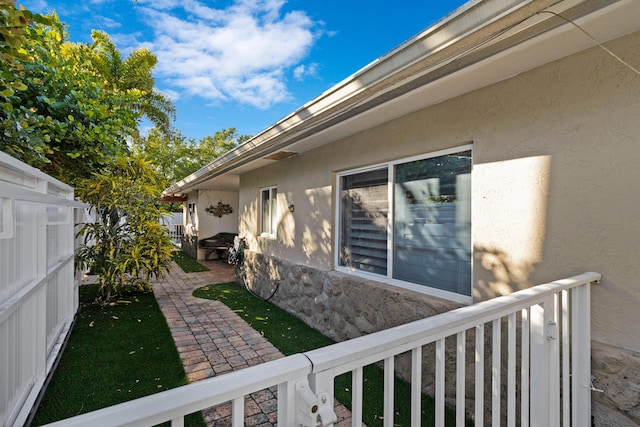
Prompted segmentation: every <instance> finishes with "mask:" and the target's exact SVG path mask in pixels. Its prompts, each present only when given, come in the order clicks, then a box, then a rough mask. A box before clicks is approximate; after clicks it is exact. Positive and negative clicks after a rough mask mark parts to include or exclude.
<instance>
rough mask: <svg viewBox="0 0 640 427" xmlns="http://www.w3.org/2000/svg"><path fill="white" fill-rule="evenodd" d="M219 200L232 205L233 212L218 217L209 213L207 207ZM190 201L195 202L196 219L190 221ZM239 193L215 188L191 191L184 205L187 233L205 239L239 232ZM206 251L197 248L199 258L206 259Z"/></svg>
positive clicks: (191, 236)
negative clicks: (215, 189)
mask: <svg viewBox="0 0 640 427" xmlns="http://www.w3.org/2000/svg"><path fill="white" fill-rule="evenodd" d="M218 202H222V203H223V204H226V205H230V206H231V208H232V209H233V213H231V214H229V215H223V216H222V217H220V218H218V217H216V216H213V215H211V214H208V213H207V211H206V209H207V208H208V207H209V206H211V205H214V206H215V205H217V204H218ZM189 203H195V206H196V210H195V221H194V222H193V224H191V223H190V219H189V213H188V206H189ZM237 212H238V193H237V192H234V191H214V190H197V191H192V192H191V193H189V195H188V197H187V202H186V203H185V206H184V212H183V216H184V218H185V219H184V221H185V223H184V224H185V235H187V236H190V238H191V240H193V236H196V237H197V239H205V238H207V237H211V236H213V235H215V234H218V233H222V232H229V233H237V232H238V214H237ZM204 256H205V251H204V250H203V249H199V248H198V249H197V259H199V260H202V259H204Z"/></svg>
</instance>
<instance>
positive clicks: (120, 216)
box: [76, 155, 173, 302]
mask: <svg viewBox="0 0 640 427" xmlns="http://www.w3.org/2000/svg"><path fill="white" fill-rule="evenodd" d="M82 184H83V185H82V186H81V187H80V190H79V192H78V194H79V195H80V197H81V198H82V200H83V201H85V202H88V203H90V204H91V205H92V211H94V212H95V221H94V222H88V223H85V224H83V225H82V227H81V230H80V232H79V235H81V236H84V244H83V245H82V246H81V247H80V248H78V251H77V252H76V255H77V256H76V263H77V266H78V267H79V268H86V269H90V270H93V271H95V272H96V273H97V274H98V275H99V284H100V291H101V296H102V299H103V301H105V302H106V301H109V300H111V299H112V298H113V297H115V296H117V295H120V294H122V292H123V291H125V290H127V289H135V290H148V289H149V287H150V283H149V281H150V279H151V278H152V277H163V276H164V274H165V273H166V272H168V271H169V263H170V260H171V249H172V247H173V244H172V243H171V240H170V239H169V236H168V234H167V231H166V229H165V228H164V227H163V226H162V225H161V224H160V218H161V216H162V214H163V213H164V211H163V209H162V208H161V207H160V206H159V204H158V197H159V196H160V191H161V186H160V185H159V182H158V175H157V173H156V171H155V170H154V169H153V168H152V167H151V164H150V162H148V161H146V160H145V159H144V158H143V157H142V156H138V155H127V156H122V155H121V156H118V157H117V158H116V159H115V160H114V162H113V164H112V165H111V166H110V167H109V168H105V169H104V170H103V171H101V172H100V173H95V174H94V175H93V177H92V178H90V179H87V180H85V181H84V182H83V183H82Z"/></svg>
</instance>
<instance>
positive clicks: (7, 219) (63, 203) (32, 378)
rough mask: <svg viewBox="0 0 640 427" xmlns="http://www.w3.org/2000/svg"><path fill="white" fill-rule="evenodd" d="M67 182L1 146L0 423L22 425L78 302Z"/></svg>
mask: <svg viewBox="0 0 640 427" xmlns="http://www.w3.org/2000/svg"><path fill="white" fill-rule="evenodd" d="M80 206H82V205H81V204H79V203H77V202H75V201H74V194H73V188H71V187H69V186H68V185H66V184H64V183H62V182H60V181H58V180H56V179H54V178H51V177H49V176H48V175H46V174H44V173H42V172H41V171H39V170H37V169H34V168H32V167H30V166H27V165H25V164H24V163H22V162H20V161H18V160H16V159H14V158H13V157H10V156H8V155H6V154H5V153H2V152H0V426H22V425H23V424H24V422H25V420H26V419H27V417H28V415H29V412H30V410H31V407H32V406H33V403H34V402H35V400H36V398H37V396H38V393H39V392H40V389H41V388H42V385H43V383H44V381H45V378H46V376H47V374H48V373H49V372H50V370H51V369H52V365H53V362H54V360H55V358H56V356H57V354H58V353H59V351H60V347H61V344H62V342H63V340H64V338H65V336H66V335H67V333H68V332H69V329H70V325H71V323H72V320H73V317H74V315H75V313H76V311H77V308H78V297H77V295H78V289H77V287H78V280H77V279H76V277H75V276H74V263H73V261H74V246H75V243H74V241H75V239H74V223H75V210H74V208H75V207H80Z"/></svg>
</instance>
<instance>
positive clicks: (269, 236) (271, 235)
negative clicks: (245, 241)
mask: <svg viewBox="0 0 640 427" xmlns="http://www.w3.org/2000/svg"><path fill="white" fill-rule="evenodd" d="M274 190H275V191H276V200H275V202H276V212H275V213H274V212H272V211H271V208H269V212H270V214H271V216H272V217H273V215H277V214H278V211H277V205H278V197H277V194H278V186H277V185H272V186H269V187H262V188H261V189H260V192H259V193H258V199H259V204H260V207H259V209H260V215H259V221H260V222H259V223H258V230H259V232H260V237H262V238H264V239H276V238H277V237H278V227H277V225H276V227H275V230H273V233H269V232H268V231H264V230H263V226H264V218H263V212H264V206H263V200H262V193H263V192H265V191H268V192H269V202H270V203H271V202H272V197H273V191H274ZM270 222H271V224H273V218H272V219H271V221H270Z"/></svg>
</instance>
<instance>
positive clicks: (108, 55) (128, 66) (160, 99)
mask: <svg viewBox="0 0 640 427" xmlns="http://www.w3.org/2000/svg"><path fill="white" fill-rule="evenodd" d="M91 38H92V39H93V44H92V45H91V49H92V51H93V53H94V55H95V57H94V59H93V61H92V65H93V66H94V67H95V68H96V70H97V72H98V73H99V74H100V76H102V77H103V78H104V79H105V81H107V82H108V83H109V84H110V85H111V86H112V88H113V89H114V90H119V91H122V92H127V91H132V90H136V91H139V92H140V97H139V99H138V100H136V102H134V103H133V104H132V105H133V107H134V108H135V109H136V110H137V111H139V112H140V113H141V114H142V115H143V116H145V117H146V118H147V119H149V120H150V121H151V122H152V123H153V124H155V125H156V127H158V128H159V129H161V130H162V131H163V132H164V133H167V132H169V130H170V128H171V121H172V120H175V115H176V111H175V107H174V105H173V102H172V101H171V100H170V99H169V98H167V97H166V96H164V95H163V94H162V93H161V92H159V91H157V90H156V89H155V88H154V83H155V82H154V79H153V76H152V74H151V72H152V70H153V68H154V67H155V66H156V63H157V62H158V60H157V58H156V57H155V56H154V55H153V54H152V53H151V52H150V51H149V50H148V49H136V50H134V51H133V52H131V54H130V55H129V56H128V57H126V58H125V59H122V55H121V54H120V51H119V50H118V48H117V47H116V45H115V44H114V43H113V41H111V38H109V35H108V34H107V33H105V32H104V31H98V30H93V31H92V32H91Z"/></svg>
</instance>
